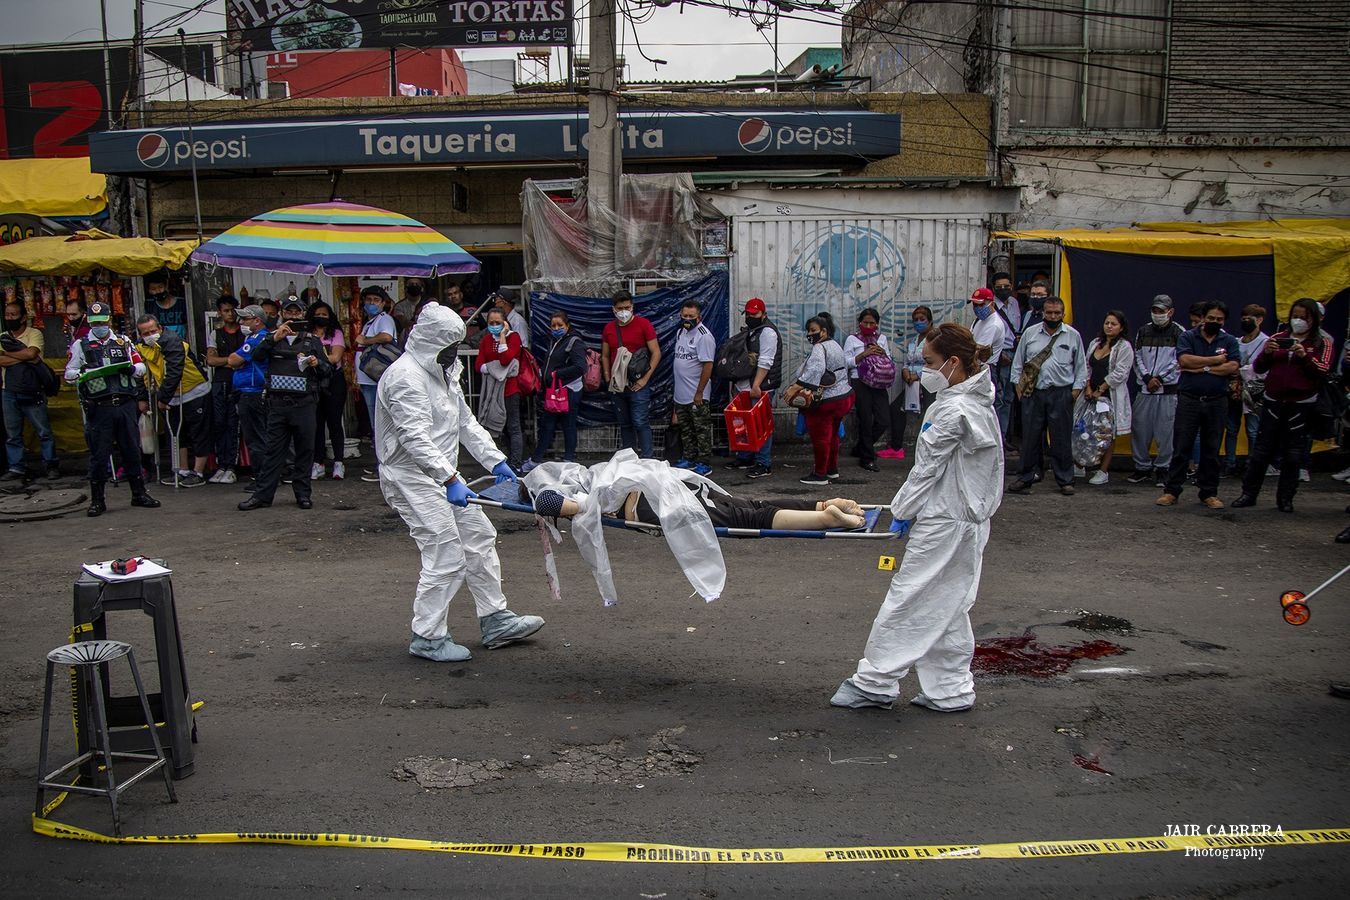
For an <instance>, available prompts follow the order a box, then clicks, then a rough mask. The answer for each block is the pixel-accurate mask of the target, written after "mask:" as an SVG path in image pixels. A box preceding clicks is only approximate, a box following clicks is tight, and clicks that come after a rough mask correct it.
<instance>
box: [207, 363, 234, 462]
mask: <svg viewBox="0 0 1350 900" xmlns="http://www.w3.org/2000/svg"><path fill="white" fill-rule="evenodd" d="M236 397H237V395H236V394H235V393H234V390H233V388H232V387H231V385H230V376H229V375H228V374H227V375H225V376H223V377H222V378H221V379H220V380H219V381H214V382H212V383H211V436H212V439H213V442H214V444H215V451H216V468H217V469H233V468H234V467H235V465H236V464H237V463H238V462H239V409H238V407H237V406H236V405H235V400H236Z"/></svg>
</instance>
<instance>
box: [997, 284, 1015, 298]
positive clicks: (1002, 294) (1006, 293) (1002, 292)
mask: <svg viewBox="0 0 1350 900" xmlns="http://www.w3.org/2000/svg"><path fill="white" fill-rule="evenodd" d="M994 296H995V297H997V298H998V299H1000V300H1007V299H1008V298H1009V297H1011V296H1012V288H1005V287H1002V288H994Z"/></svg>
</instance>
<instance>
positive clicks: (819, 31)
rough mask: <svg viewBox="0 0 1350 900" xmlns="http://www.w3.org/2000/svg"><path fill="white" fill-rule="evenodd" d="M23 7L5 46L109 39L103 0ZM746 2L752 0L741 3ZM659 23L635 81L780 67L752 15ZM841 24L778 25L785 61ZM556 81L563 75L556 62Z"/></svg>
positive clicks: (629, 32) (154, 2) (166, 13)
mask: <svg viewBox="0 0 1350 900" xmlns="http://www.w3.org/2000/svg"><path fill="white" fill-rule="evenodd" d="M8 2H11V3H13V2H21V3H23V5H24V7H25V9H24V14H23V15H21V16H14V15H11V16H9V17H7V21H6V24H5V34H4V36H3V37H0V43H3V44H14V43H37V42H53V43H59V42H67V41H96V40H99V39H100V37H101V36H102V29H101V26H100V23H99V0H8ZM104 2H105V3H106V5H107V9H108V31H109V34H110V36H111V37H113V38H129V37H131V33H132V8H133V6H134V0H104ZM573 2H574V4H575V5H576V6H577V7H579V8H581V9H582V18H581V20H580V21H579V22H578V31H579V33H580V35H581V43H583V44H585V43H586V40H585V35H586V30H587V23H586V20H585V15H584V9H585V3H586V0H573ZM734 2H736V3H740V4H744V2H745V0H734ZM144 3H145V22H146V26H147V29H150V30H153V28H154V26H156V25H157V24H159V23H162V22H164V21H165V20H167V19H169V18H170V17H173V16H177V15H179V14H184V15H186V10H189V9H192V8H193V7H195V6H197V5H198V3H199V0H144ZM224 8H225V3H224V0H211V2H209V3H207V4H206V6H205V8H204V9H203V10H201V11H200V12H197V13H195V14H192V15H191V16H190V17H188V18H187V20H186V21H184V22H182V23H173V24H172V25H170V26H168V27H165V28H163V29H162V31H163V33H164V34H165V35H172V34H173V33H174V32H175V30H176V29H177V27H178V25H179V24H181V25H182V26H183V27H184V29H185V30H186V31H187V32H188V33H189V34H197V33H200V32H208V31H219V30H220V29H222V28H224V27H225V17H224ZM648 14H651V16H652V18H651V19H650V20H648V21H646V22H643V23H642V24H640V25H637V26H632V25H630V24H627V23H625V25H624V28H623V29H622V33H623V37H622V38H621V40H620V43H621V45H624V46H623V47H622V50H623V53H624V56H625V58H626V59H627V62H628V77H629V78H630V79H631V80H638V81H646V80H651V79H663V80H678V81H695V80H696V81H708V80H717V79H726V78H731V77H732V76H735V75H746V74H753V73H758V72H763V71H766V70H768V69H772V68H773V60H774V54H773V49H772V47H771V43H772V41H773V36H774V35H773V28H772V27H769V28H767V29H765V30H764V31H762V32H761V31H758V30H756V28H755V27H754V26H753V25H752V24H751V23H750V22H749V20H748V19H747V18H746V17H745V16H741V17H739V18H733V17H731V16H730V15H728V14H727V13H726V12H725V11H722V10H714V9H706V8H703V7H695V6H687V7H685V9H684V11H683V13H681V11H680V8H679V6H678V4H677V5H674V6H671V7H668V8H666V9H657V10H654V11H653V10H648V11H646V12H641V13H639V17H645V16H646V15H648ZM794 15H802V16H804V17H809V18H813V19H825V18H833V19H834V20H835V21H837V19H838V17H837V15H836V16H833V17H828V16H826V15H825V14H823V13H799V14H794ZM634 27H636V30H637V38H638V39H639V40H640V41H641V42H642V47H643V49H644V50H646V52H647V55H648V56H651V57H653V58H656V59H664V60H666V61H667V62H668V63H669V65H664V66H659V67H657V66H653V65H652V64H650V63H648V62H646V61H645V60H643V59H642V57H641V55H640V54H639V53H638V52H637V50H636V48H635V47H634V46H633V28H634ZM838 44H839V27H838V25H826V24H814V23H808V22H803V21H794V20H792V19H782V20H781V21H780V23H779V27H778V55H779V58H780V60H781V61H782V62H783V63H784V64H786V63H788V62H790V61H791V60H792V59H793V58H794V57H796V56H797V55H798V54H799V53H801V52H802V51H803V50H805V49H806V48H807V47H811V46H827V47H828V46H838ZM463 56H464V58H465V60H472V59H483V58H489V57H492V58H514V56H515V53H514V51H503V50H495V51H492V50H466V51H463ZM553 73H554V77H555V78H556V77H560V74H561V73H560V72H559V71H558V66H557V64H556V62H555V65H554V72H553Z"/></svg>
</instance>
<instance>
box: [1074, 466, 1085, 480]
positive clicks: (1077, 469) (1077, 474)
mask: <svg viewBox="0 0 1350 900" xmlns="http://www.w3.org/2000/svg"><path fill="white" fill-rule="evenodd" d="M1085 475H1087V469H1084V468H1083V467H1082V466H1074V467H1073V477H1074V478H1082V477H1084V476H1085Z"/></svg>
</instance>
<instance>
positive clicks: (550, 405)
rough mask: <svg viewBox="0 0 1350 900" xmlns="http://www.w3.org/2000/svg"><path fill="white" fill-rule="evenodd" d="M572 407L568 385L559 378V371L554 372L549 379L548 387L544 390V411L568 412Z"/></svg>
mask: <svg viewBox="0 0 1350 900" xmlns="http://www.w3.org/2000/svg"><path fill="white" fill-rule="evenodd" d="M570 409H571V401H570V398H569V397H568V395H567V385H565V384H563V383H562V382H561V381H559V380H558V373H557V372H554V373H553V375H552V377H551V378H550V380H549V385H548V389H547V390H545V391H544V412H549V413H558V414H561V413H566V412H568V411H569V410H570Z"/></svg>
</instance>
